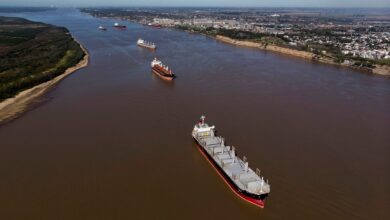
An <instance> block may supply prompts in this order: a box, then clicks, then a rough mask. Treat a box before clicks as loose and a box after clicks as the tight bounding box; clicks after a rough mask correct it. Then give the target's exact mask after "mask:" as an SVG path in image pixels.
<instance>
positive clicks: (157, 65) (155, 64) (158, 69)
mask: <svg viewBox="0 0 390 220" xmlns="http://www.w3.org/2000/svg"><path fill="white" fill-rule="evenodd" d="M150 65H151V67H152V72H153V73H155V74H157V75H158V76H159V77H161V78H163V79H165V80H173V79H174V78H175V77H176V76H175V74H173V72H172V70H170V69H169V67H168V66H165V65H164V64H163V63H162V62H161V61H160V60H159V59H157V58H154V59H153V61H152V62H151V64H150Z"/></svg>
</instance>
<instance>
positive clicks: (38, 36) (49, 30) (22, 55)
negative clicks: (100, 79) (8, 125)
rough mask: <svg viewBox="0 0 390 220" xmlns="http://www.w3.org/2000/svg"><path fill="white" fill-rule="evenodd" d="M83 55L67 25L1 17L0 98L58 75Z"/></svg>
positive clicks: (8, 96) (13, 94) (0, 99)
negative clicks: (63, 26)
mask: <svg viewBox="0 0 390 220" xmlns="http://www.w3.org/2000/svg"><path fill="white" fill-rule="evenodd" d="M83 57H84V51H83V50H82V49H81V48H80V45H79V44H78V43H77V42H76V41H74V39H73V38H72V36H71V35H70V34H69V31H68V30H67V29H66V28H62V27H55V26H52V25H47V24H43V23H38V22H32V21H28V20H25V19H21V18H8V17H0V101H2V100H4V99H7V98H10V97H13V96H15V95H16V94H17V93H19V92H21V91H23V90H26V89H29V88H31V87H33V86H35V85H38V84H40V83H43V82H46V81H49V80H51V79H53V78H54V77H56V76H58V75H61V74H62V73H63V72H64V71H65V70H66V69H67V68H69V67H71V66H74V65H76V64H77V63H78V62H79V61H80V60H81V59H82V58H83Z"/></svg>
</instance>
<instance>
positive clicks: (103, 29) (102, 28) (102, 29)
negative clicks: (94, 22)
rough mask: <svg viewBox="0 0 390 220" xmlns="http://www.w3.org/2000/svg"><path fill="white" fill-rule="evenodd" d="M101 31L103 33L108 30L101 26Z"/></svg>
mask: <svg viewBox="0 0 390 220" xmlns="http://www.w3.org/2000/svg"><path fill="white" fill-rule="evenodd" d="M99 30H101V31H106V30H107V28H105V27H103V26H99Z"/></svg>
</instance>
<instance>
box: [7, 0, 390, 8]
mask: <svg viewBox="0 0 390 220" xmlns="http://www.w3.org/2000/svg"><path fill="white" fill-rule="evenodd" d="M0 5H6V6H50V5H54V6H168V7H169V6H228V7H230V6H232V7H355V8H356V7H390V0H372V1H370V0H0Z"/></svg>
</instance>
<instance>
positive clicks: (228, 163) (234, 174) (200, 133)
mask: <svg viewBox="0 0 390 220" xmlns="http://www.w3.org/2000/svg"><path fill="white" fill-rule="evenodd" d="M204 120H205V117H204V116H202V117H201V119H200V121H199V122H198V123H197V124H195V126H194V129H193V131H192V137H193V138H194V139H195V141H196V143H197V144H198V148H199V150H200V152H201V153H202V155H203V156H204V157H205V158H206V159H207V160H208V161H209V162H210V164H211V165H212V166H213V167H214V168H215V169H216V171H217V172H218V174H219V175H220V176H221V177H222V178H223V180H224V181H225V183H226V184H227V185H228V186H229V187H230V189H231V190H232V191H233V192H234V193H235V194H236V195H238V196H239V197H240V198H242V199H244V200H245V201H247V202H250V203H251V204H253V205H256V206H258V207H260V208H264V199H265V197H267V195H268V194H269V193H270V189H271V187H270V185H269V184H268V181H265V180H264V178H263V177H261V176H260V170H259V169H256V171H253V170H252V169H251V168H249V165H248V162H247V161H246V157H243V159H240V158H239V157H238V156H237V155H236V152H235V148H234V147H231V146H225V144H224V139H223V138H222V137H217V136H215V126H209V125H208V124H206V123H205V122H204Z"/></svg>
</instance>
